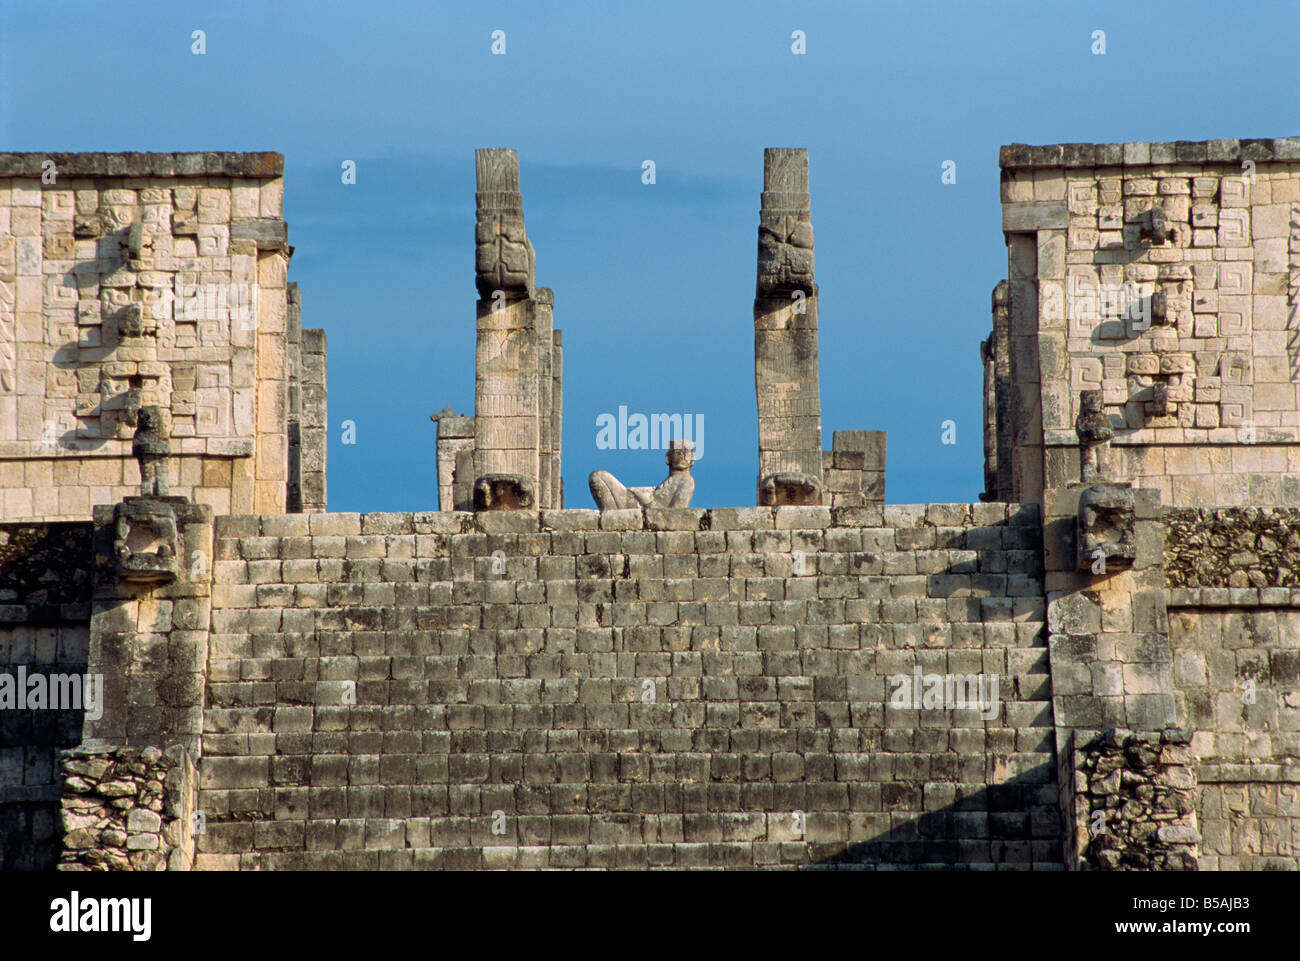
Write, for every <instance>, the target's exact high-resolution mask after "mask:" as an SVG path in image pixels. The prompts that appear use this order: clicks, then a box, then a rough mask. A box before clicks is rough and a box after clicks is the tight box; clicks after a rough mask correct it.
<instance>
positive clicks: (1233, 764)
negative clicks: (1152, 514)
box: [1170, 590, 1300, 870]
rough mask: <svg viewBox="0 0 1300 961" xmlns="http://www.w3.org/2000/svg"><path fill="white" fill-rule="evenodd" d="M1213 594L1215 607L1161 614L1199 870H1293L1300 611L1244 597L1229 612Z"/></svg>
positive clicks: (1298, 789)
mask: <svg viewBox="0 0 1300 961" xmlns="http://www.w3.org/2000/svg"><path fill="white" fill-rule="evenodd" d="M1198 593H1209V592H1208V590H1207V591H1205V592H1198ZM1242 593H1246V592H1244V591H1243V592H1242ZM1250 593H1255V592H1253V591H1252V592H1250ZM1223 594H1224V595H1225V596H1224V598H1223V600H1224V606H1223V607H1221V608H1205V607H1184V608H1177V607H1175V608H1173V609H1172V610H1171V612H1170V640H1171V643H1172V645H1173V675H1174V685H1175V705H1176V710H1177V714H1178V723H1179V724H1180V725H1185V726H1187V727H1189V728H1191V729H1192V730H1193V731H1194V735H1193V742H1192V743H1193V747H1194V748H1195V752H1196V755H1197V758H1198V766H1199V782H1200V783H1199V788H1198V798H1197V814H1198V817H1199V820H1200V826H1201V834H1202V844H1201V864H1202V867H1203V868H1205V869H1208V870H1238V869H1240V870H1260V869H1277V868H1284V869H1287V870H1295V869H1296V868H1297V867H1300V610H1295V609H1286V608H1275V607H1260V606H1257V605H1258V601H1257V600H1255V599H1254V598H1252V599H1250V606H1237V607H1229V606H1227V604H1228V601H1229V599H1228V597H1227V591H1226V590H1225V591H1223Z"/></svg>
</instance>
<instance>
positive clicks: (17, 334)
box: [0, 153, 290, 521]
mask: <svg viewBox="0 0 1300 961" xmlns="http://www.w3.org/2000/svg"><path fill="white" fill-rule="evenodd" d="M47 164H48V165H47ZM283 167H284V158H283V157H281V156H280V155H279V154H273V153H255V154H233V153H209V154H0V520H8V521H14V520H29V519H39V520H58V519H69V520H88V519H89V518H90V516H91V508H92V506H94V505H97V504H107V503H113V502H116V501H118V500H120V499H121V498H122V497H123V496H125V495H127V494H131V493H135V492H136V491H137V490H138V485H139V483H140V479H139V472H138V470H137V467H136V463H135V461H134V460H133V459H132V458H131V452H130V448H131V436H132V432H133V428H134V419H135V411H136V410H138V408H139V407H140V406H142V405H150V404H156V405H160V406H162V407H164V408H165V409H166V411H167V412H168V419H169V420H170V431H171V436H172V440H171V444H172V450H173V453H174V454H175V455H176V456H175V457H174V461H173V465H172V476H171V483H172V491H173V493H176V494H180V495H183V496H188V497H193V498H194V499H195V500H196V501H198V502H199V503H203V504H208V505H210V506H211V507H213V509H214V510H215V511H216V512H217V513H221V514H225V513H230V512H231V511H239V512H244V511H253V510H257V511H283V510H284V509H285V506H286V496H287V488H288V480H289V478H288V476H287V471H288V444H289V430H288V403H289V397H288V384H289V379H290V363H289V357H288V353H289V342H288V334H287V309H288V304H287V295H286V280H285V273H286V270H287V267H288V261H289V255H290V249H289V246H288V231H287V227H286V225H285V222H284V220H283V219H282V218H283V195H284V184H283V181H282V179H281V174H282V172H283Z"/></svg>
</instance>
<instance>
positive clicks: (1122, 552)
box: [1076, 484, 1137, 573]
mask: <svg viewBox="0 0 1300 961" xmlns="http://www.w3.org/2000/svg"><path fill="white" fill-rule="evenodd" d="M1133 504H1134V494H1133V488H1131V487H1127V486H1120V485H1118V484H1096V485H1094V486H1092V487H1088V488H1085V489H1084V491H1083V493H1082V494H1081V495H1080V496H1079V516H1078V520H1077V525H1078V526H1077V538H1076V543H1077V545H1078V558H1077V559H1078V563H1079V569H1080V570H1092V571H1095V572H1097V573H1101V572H1103V571H1105V570H1106V569H1107V568H1108V567H1129V566H1131V565H1132V563H1133V559H1134V558H1135V557H1136V556H1137V550H1136V534H1135V526H1136V525H1135V521H1134V518H1135V514H1134V508H1133Z"/></svg>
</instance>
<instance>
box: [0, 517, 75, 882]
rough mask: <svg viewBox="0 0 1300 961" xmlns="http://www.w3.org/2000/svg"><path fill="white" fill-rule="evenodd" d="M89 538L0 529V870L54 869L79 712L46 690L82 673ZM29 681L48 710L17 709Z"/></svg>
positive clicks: (71, 529) (35, 528)
mask: <svg viewBox="0 0 1300 961" xmlns="http://www.w3.org/2000/svg"><path fill="white" fill-rule="evenodd" d="M90 534H91V525H89V524H83V523H58V524H3V525H0V684H4V685H6V686H7V688H8V690H7V693H6V694H5V695H3V696H4V697H6V698H14V703H13V704H12V705H11V704H10V703H9V701H8V700H7V699H6V700H0V870H10V871H12V870H50V869H53V868H54V867H55V865H56V864H58V861H59V854H60V851H61V849H62V846H63V830H62V824H61V819H60V817H59V807H60V797H61V796H62V794H63V780H62V777H61V775H60V773H59V763H58V756H59V752H60V751H61V750H62V749H64V748H68V747H74V746H75V745H77V744H79V743H81V731H82V721H83V718H84V716H85V710H84V708H81V709H59V708H58V707H57V705H56V704H54V703H53V701H54V700H55V699H54V698H51V696H50V690H49V687H48V680H49V679H51V678H54V677H56V676H62V677H65V678H66V677H69V676H71V675H82V676H83V677H84V674H85V671H86V660H87V648H88V642H89V636H90V632H89V622H90V584H91V579H90V571H89V569H88V566H89V560H90ZM6 675H7V677H6ZM34 676H39V677H41V678H43V679H44V681H45V684H46V686H45V691H46V693H45V701H44V703H45V706H44V707H41V708H36V709H33V708H30V707H25V706H24V707H21V708H20V706H19V703H18V701H17V689H18V687H19V686H20V683H19V682H20V681H21V682H24V683H23V684H21V687H22V688H23V704H26V701H27V696H28V695H29V694H31V693H32V692H33V688H32V687H31V685H30V684H29V683H26V682H29V681H30V679H31V678H33V677H34ZM40 683H42V682H38V684H40Z"/></svg>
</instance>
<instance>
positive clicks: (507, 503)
mask: <svg viewBox="0 0 1300 961" xmlns="http://www.w3.org/2000/svg"><path fill="white" fill-rule="evenodd" d="M536 503H537V497H536V495H535V493H534V489H533V482H532V481H531V480H530V479H529V478H527V477H525V476H523V475H522V474H484V475H483V476H482V477H480V478H479V479H478V480H476V481H475V482H474V510H476V511H513V510H528V509H530V508H532V507H533V506H534V505H535V504H536Z"/></svg>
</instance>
